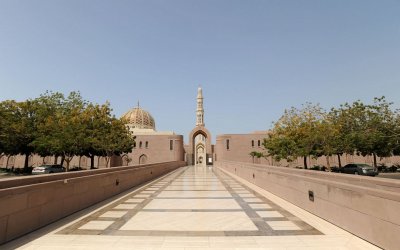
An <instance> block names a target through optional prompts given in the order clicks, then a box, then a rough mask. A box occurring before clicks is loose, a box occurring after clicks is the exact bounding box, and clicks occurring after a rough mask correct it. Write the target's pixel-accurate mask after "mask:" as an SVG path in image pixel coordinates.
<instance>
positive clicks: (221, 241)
mask: <svg viewBox="0 0 400 250" xmlns="http://www.w3.org/2000/svg"><path fill="white" fill-rule="evenodd" d="M26 237H31V238H28V239H31V240H28V241H27V240H26V239H25V242H27V243H26V244H21V243H18V242H19V241H18V240H16V241H15V242H11V243H9V244H7V245H6V246H5V247H6V248H7V247H9V248H10V249H11V248H14V247H15V246H18V247H20V248H21V249H56V248H57V249H110V248H111V249H378V248H376V247H375V246H373V245H371V244H369V243H368V242H365V241H363V240H361V239H359V238H357V237H355V236H353V235H351V234H349V233H347V232H345V231H343V230H341V229H339V228H337V227H336V226H334V225H332V224H330V223H328V222H326V221H323V220H321V219H319V218H317V217H315V216H313V215H311V214H309V213H307V212H306V211H304V210H301V209H300V208H297V207H295V206H293V205H292V204H289V203H287V202H285V201H283V200H281V199H280V198H278V197H276V196H274V195H272V194H270V193H268V192H266V191H265V190H262V189H260V188H258V187H256V186H254V185H252V184H251V183H248V182H246V181H244V180H240V179H238V178H236V177H234V176H231V175H230V174H228V173H225V172H223V171H221V170H216V169H214V168H212V167H193V166H191V167H185V168H181V169H178V170H176V171H174V172H172V173H171V174H169V175H166V176H163V177H161V178H159V179H158V180H156V181H153V182H151V183H149V184H148V185H144V186H142V187H139V188H137V189H135V190H132V191H131V192H129V193H128V194H126V195H125V196H123V197H122V198H119V199H116V200H115V201H112V202H110V203H108V204H106V205H104V206H103V207H101V208H99V209H97V210H95V211H92V212H90V213H89V214H86V215H83V216H81V217H80V218H78V219H76V220H75V221H73V222H71V223H68V224H66V225H65V224H64V225H61V226H59V227H58V228H56V229H55V230H54V231H52V232H50V233H48V234H45V235H43V236H40V237H38V236H35V234H34V233H33V234H31V235H30V236H29V235H28V236H26ZM22 240H23V239H22ZM20 241H21V240H20Z"/></svg>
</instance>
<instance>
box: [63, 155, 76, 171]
mask: <svg viewBox="0 0 400 250" xmlns="http://www.w3.org/2000/svg"><path fill="white" fill-rule="evenodd" d="M73 158H74V157H73V156H72V157H71V156H67V157H65V162H66V163H67V172H68V171H69V164H70V163H71V161H72V159H73Z"/></svg>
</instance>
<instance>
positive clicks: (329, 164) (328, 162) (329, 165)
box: [326, 155, 331, 171]
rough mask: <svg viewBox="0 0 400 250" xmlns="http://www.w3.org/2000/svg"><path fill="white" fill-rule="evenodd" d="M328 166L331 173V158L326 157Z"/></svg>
mask: <svg viewBox="0 0 400 250" xmlns="http://www.w3.org/2000/svg"><path fill="white" fill-rule="evenodd" d="M326 166H327V167H328V170H329V171H331V163H330V161H329V156H328V155H327V156H326Z"/></svg>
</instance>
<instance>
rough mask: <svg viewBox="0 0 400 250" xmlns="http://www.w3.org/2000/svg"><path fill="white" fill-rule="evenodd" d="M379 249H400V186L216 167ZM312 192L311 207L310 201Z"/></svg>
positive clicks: (259, 168) (364, 178) (246, 166)
mask: <svg viewBox="0 0 400 250" xmlns="http://www.w3.org/2000/svg"><path fill="white" fill-rule="evenodd" d="M214 166H216V167H218V168H221V169H224V170H226V171H228V172H230V173H232V174H235V175H237V176H239V177H241V178H243V179H245V180H247V181H249V182H251V183H253V184H255V185H257V186H259V187H261V188H263V189H264V190H267V191H269V192H271V193H273V194H275V195H277V196H279V197H281V198H282V199H285V200H287V201H289V202H291V203H293V204H295V205H297V206H298V207H300V208H302V209H305V210H307V211H309V212H311V213H313V214H315V215H317V216H319V217H321V218H323V219H325V220H327V221H329V222H331V223H333V224H335V225H337V226H339V227H341V228H343V229H345V230H347V231H349V232H350V233H352V234H355V235H357V236H359V237H361V238H363V239H365V240H367V241H369V242H371V243H373V244H375V245H377V246H379V247H382V248H384V249H398V247H399V246H400V237H399V236H400V181H398V180H391V179H383V178H377V177H368V176H353V175H345V174H339V173H328V172H318V171H311V170H302V169H292V168H285V167H274V166H264V165H263V166H260V165H256V164H249V163H239V162H229V161H217V162H215V165H214ZM309 191H312V192H313V195H314V201H311V200H310V197H309Z"/></svg>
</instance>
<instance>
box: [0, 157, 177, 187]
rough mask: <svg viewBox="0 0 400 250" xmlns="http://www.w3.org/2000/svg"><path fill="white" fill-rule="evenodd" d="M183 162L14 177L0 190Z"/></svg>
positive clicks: (5, 181) (2, 183)
mask: <svg viewBox="0 0 400 250" xmlns="http://www.w3.org/2000/svg"><path fill="white" fill-rule="evenodd" d="M177 162H181V161H170V162H158V163H152V164H144V165H134V166H121V167H112V168H102V169H88V170H81V171H76V172H64V173H54V174H44V175H31V176H20V177H12V178H7V179H2V180H0V190H2V189H8V188H12V187H20V186H27V185H33V184H40V183H46V182H53V181H59V180H65V179H73V178H79V177H85V176H94V175H99V174H106V173H114V172H119V171H124V170H133V169H142V168H148V167H152V166H156V165H160V164H164V165H165V164H172V163H177Z"/></svg>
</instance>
